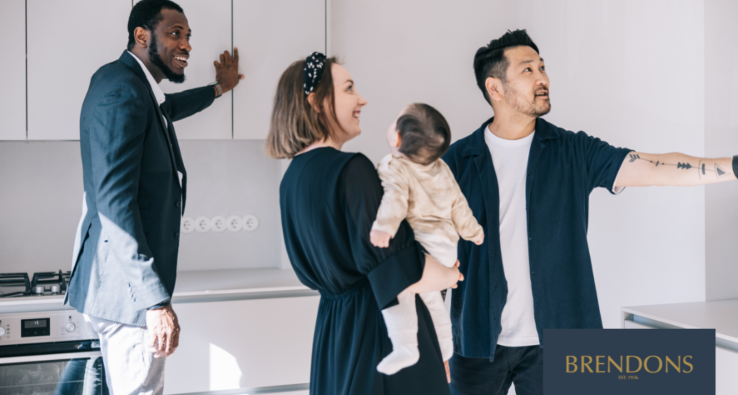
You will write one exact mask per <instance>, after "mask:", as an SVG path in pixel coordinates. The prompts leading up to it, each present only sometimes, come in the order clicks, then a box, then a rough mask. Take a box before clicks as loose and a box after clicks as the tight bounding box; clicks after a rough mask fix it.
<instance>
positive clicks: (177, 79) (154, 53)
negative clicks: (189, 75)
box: [149, 38, 185, 84]
mask: <svg viewBox="0 0 738 395" xmlns="http://www.w3.org/2000/svg"><path fill="white" fill-rule="evenodd" d="M157 41H158V39H157V38H154V39H153V40H152V41H151V45H150V46H149V60H151V63H152V64H153V65H154V66H156V67H158V68H159V70H161V72H162V73H164V76H165V77H167V79H168V80H169V81H171V82H174V83H175V84H181V83H183V82H184V81H185V75H184V73H182V74H177V73H175V72H174V71H172V69H170V68H169V66H167V65H166V64H164V61H163V60H161V57H160V56H159V52H158V49H159V48H158V46H157V45H156V42H157Z"/></svg>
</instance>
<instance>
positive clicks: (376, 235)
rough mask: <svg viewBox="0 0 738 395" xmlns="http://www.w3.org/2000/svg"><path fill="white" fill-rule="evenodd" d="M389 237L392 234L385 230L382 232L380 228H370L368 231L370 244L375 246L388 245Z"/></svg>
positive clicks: (384, 246)
mask: <svg viewBox="0 0 738 395" xmlns="http://www.w3.org/2000/svg"><path fill="white" fill-rule="evenodd" d="M391 238H392V235H390V234H389V233H387V232H382V231H381V230H372V231H371V232H369V240H371V242H372V245H374V246H375V247H382V248H387V247H389V241H390V239H391Z"/></svg>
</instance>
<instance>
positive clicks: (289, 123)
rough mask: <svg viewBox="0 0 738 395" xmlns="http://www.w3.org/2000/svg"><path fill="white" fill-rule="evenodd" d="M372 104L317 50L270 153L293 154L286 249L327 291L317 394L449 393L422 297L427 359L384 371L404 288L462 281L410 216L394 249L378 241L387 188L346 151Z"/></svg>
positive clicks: (316, 347)
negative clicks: (424, 243) (426, 249)
mask: <svg viewBox="0 0 738 395" xmlns="http://www.w3.org/2000/svg"><path fill="white" fill-rule="evenodd" d="M366 104H367V102H366V100H364V98H363V97H361V95H359V94H358V93H357V92H356V89H355V86H354V81H353V80H352V79H351V75H350V74H349V72H348V71H347V70H346V69H345V68H344V67H343V66H341V65H339V64H338V63H337V62H336V59H335V58H328V59H326V57H325V55H323V54H320V53H317V52H315V53H313V54H312V55H311V56H309V57H308V58H307V59H306V60H304V61H302V60H300V61H297V62H295V63H293V64H292V65H290V67H288V68H287V70H285V72H284V73H283V74H282V77H281V78H280V80H279V84H278V86H277V93H276V95H275V98H274V110H273V112H272V122H271V126H270V130H269V135H268V136H267V140H266V151H267V154H268V155H269V156H271V157H273V158H277V159H282V158H290V159H292V162H291V163H290V166H289V168H288V169H287V172H286V173H285V175H284V178H283V179H282V184H281V186H280V207H281V212H282V229H283V232H284V239H285V244H286V246H287V253H288V255H289V257H290V262H291V263H292V266H293V268H294V269H295V272H296V273H297V276H298V277H299V278H300V281H302V283H303V284H305V285H307V286H308V287H310V288H311V289H316V290H318V291H320V294H321V300H320V308H319V310H318V318H317V323H316V326H315V335H314V337H313V357H312V368H311V374H310V376H311V377H310V393H311V394H315V395H327V394H336V395H338V394H341V395H344V394H351V395H370V394H371V395H379V394H398V395H399V394H401V395H410V394H422V395H435V394H438V395H440V394H448V393H449V389H448V385H447V384H446V377H445V375H444V367H443V362H442V359H441V351H440V349H439V345H438V340H437V338H436V335H435V332H434V329H433V323H432V321H431V317H430V315H429V313H428V309H427V308H426V307H425V305H424V304H423V303H422V301H421V300H420V299H419V298H417V297H416V307H417V312H418V348H419V350H420V359H419V360H418V362H417V363H416V364H415V365H413V366H411V367H408V368H405V369H402V370H400V371H399V372H398V373H396V374H394V375H391V376H388V375H384V374H382V373H379V372H378V371H377V364H379V362H380V361H381V360H382V359H383V358H384V357H385V356H387V355H388V354H389V353H390V352H391V351H392V344H391V342H390V339H389V337H388V335H387V328H386V326H385V323H384V320H383V318H382V313H381V310H382V309H384V308H387V307H391V306H394V305H396V304H397V295H398V294H400V293H401V292H402V291H404V290H406V289H409V290H411V291H412V292H413V293H416V294H417V293H423V292H430V291H440V290H442V289H446V288H448V287H456V285H455V284H456V282H457V281H459V280H462V279H463V278H462V276H461V275H460V273H459V270H458V269H457V268H456V267H452V268H446V267H444V266H442V265H441V264H440V263H438V262H437V261H435V260H434V259H433V258H431V257H430V256H428V255H425V254H424V253H423V250H422V248H421V247H420V245H419V244H418V243H417V242H416V241H415V238H414V237H413V231H412V229H411V228H410V226H409V225H408V224H407V222H406V221H403V223H402V225H401V226H400V228H399V230H398V231H397V233H396V234H395V236H394V238H392V240H391V241H390V243H389V247H388V248H377V247H374V246H373V245H372V243H371V241H370V237H369V232H370V231H371V227H372V223H373V222H374V219H375V217H376V215H377V209H378V208H379V203H380V201H381V199H382V193H383V189H382V185H381V183H380V180H379V176H378V175H377V171H376V169H375V167H374V165H373V164H372V162H371V161H370V160H369V159H368V158H367V157H366V156H364V155H362V154H359V153H348V152H342V151H341V147H342V146H343V144H344V143H346V142H347V141H349V140H351V139H352V138H354V137H356V136H358V135H359V134H360V133H361V127H360V125H359V120H360V114H361V109H362V107H364V106H365V105H366ZM382 137H383V135H382V134H379V135H378V138H382Z"/></svg>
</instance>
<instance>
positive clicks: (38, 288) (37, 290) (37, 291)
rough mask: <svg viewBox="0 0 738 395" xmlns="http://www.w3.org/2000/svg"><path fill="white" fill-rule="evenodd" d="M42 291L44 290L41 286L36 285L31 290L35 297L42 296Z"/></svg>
mask: <svg viewBox="0 0 738 395" xmlns="http://www.w3.org/2000/svg"><path fill="white" fill-rule="evenodd" d="M44 291H46V289H44V286H43V285H37V286H36V288H34V289H33V292H34V293H36V295H43V293H44Z"/></svg>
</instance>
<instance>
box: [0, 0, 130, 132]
mask: <svg viewBox="0 0 738 395" xmlns="http://www.w3.org/2000/svg"><path fill="white" fill-rule="evenodd" d="M3 3H4V1H3ZM27 6H28V17H27V20H28V36H27V40H28V139H29V140H79V117H80V112H81V110H82V102H83V101H84V98H85V94H86V93H87V89H88V87H89V85H90V79H91V78H92V75H93V74H94V73H95V71H97V69H99V68H100V67H101V66H103V65H105V64H107V63H110V62H112V61H115V60H117V59H118V58H119V57H120V55H121V54H122V53H123V51H124V50H125V49H126V44H127V43H128V29H127V25H128V15H129V14H130V13H131V0H105V1H100V0H74V1H59V0H27ZM6 37H7V36H6Z"/></svg>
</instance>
